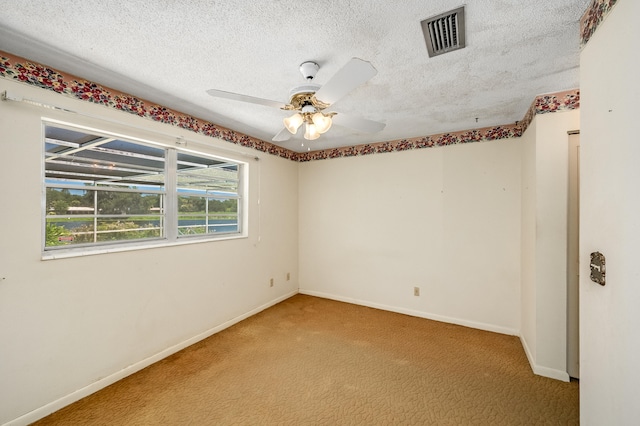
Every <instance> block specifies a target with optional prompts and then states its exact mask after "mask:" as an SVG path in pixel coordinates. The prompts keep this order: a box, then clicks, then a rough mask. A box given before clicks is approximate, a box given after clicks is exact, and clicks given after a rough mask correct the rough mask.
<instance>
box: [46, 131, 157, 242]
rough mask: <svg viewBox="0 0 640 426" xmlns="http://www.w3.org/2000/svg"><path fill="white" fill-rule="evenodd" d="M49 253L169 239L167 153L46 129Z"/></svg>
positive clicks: (92, 135) (142, 146) (80, 134)
mask: <svg viewBox="0 0 640 426" xmlns="http://www.w3.org/2000/svg"><path fill="white" fill-rule="evenodd" d="M44 155H45V186H46V202H45V204H46V220H45V222H46V238H45V248H51V247H57V246H68V245H78V244H98V243H104V242H109V241H129V240H137V239H148V238H160V237H163V236H164V234H165V233H164V221H165V219H164V212H163V211H162V207H163V205H164V197H165V195H164V191H165V150H164V149H161V148H157V147H153V146H149V145H145V144H141V143H137V142H132V141H127V140H120V139H117V138H114V137H111V136H106V135H99V134H92V133H89V132H85V131H81V130H79V129H68V128H63V127H54V126H46V127H45V153H44Z"/></svg>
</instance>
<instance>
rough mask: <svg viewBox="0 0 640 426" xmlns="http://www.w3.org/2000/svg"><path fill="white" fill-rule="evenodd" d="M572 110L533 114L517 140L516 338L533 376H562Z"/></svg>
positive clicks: (575, 115)
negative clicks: (519, 314)
mask: <svg viewBox="0 0 640 426" xmlns="http://www.w3.org/2000/svg"><path fill="white" fill-rule="evenodd" d="M579 128H580V114H579V111H578V110H573V111H566V112H559V113H554V114H541V115H537V116H536V117H535V118H534V119H533V121H532V122H531V124H530V126H529V128H528V129H527V131H526V132H525V135H524V136H523V137H522V138H521V141H522V143H523V150H522V153H523V155H522V252H521V255H522V308H521V309H522V333H521V338H522V341H523V346H524V347H525V350H526V351H527V356H528V358H529V362H530V363H531V366H532V368H533V370H534V372H535V373H536V374H540V375H543V376H547V377H553V378H556V379H561V380H569V375H568V373H567V352H566V348H567V203H568V198H567V197H568V193H567V190H568V174H569V171H568V170H569V169H568V165H569V157H568V153H569V142H568V141H569V136H568V134H567V132H568V131H570V130H578V129H579Z"/></svg>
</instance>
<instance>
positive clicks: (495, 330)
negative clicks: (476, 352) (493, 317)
mask: <svg viewBox="0 0 640 426" xmlns="http://www.w3.org/2000/svg"><path fill="white" fill-rule="evenodd" d="M299 291H300V294H306V295H308V296H315V297H321V298H323V299H330V300H337V301H338V302H345V303H351V304H354V305H360V306H366V307H368V308H375V309H381V310H383V311H389V312H395V313H398V314H404V315H410V316H412V317H418V318H424V319H428V320H433V321H439V322H445V323H448V324H455V325H461V326H464V327H469V328H475V329H478V330H484V331H491V332H493V333H499V334H506V335H509V336H518V335H519V331H518V330H515V329H513V328H509V327H501V326H497V325H493V324H487V323H482V322H476V321H468V320H464V319H460V318H454V317H448V316H444V315H437V314H432V313H429V312H423V311H416V310H414V309H406V308H400V307H397V306H390V305H384V304H381V303H375V302H371V301H368V300H362V299H353V298H351V297H344V296H338V295H335V294H331V293H324V292H319V291H313V290H305V289H300V290H299Z"/></svg>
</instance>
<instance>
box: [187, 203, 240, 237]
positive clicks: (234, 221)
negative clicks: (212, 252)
mask: <svg viewBox="0 0 640 426" xmlns="http://www.w3.org/2000/svg"><path fill="white" fill-rule="evenodd" d="M238 228H239V226H238V200H237V199H214V198H208V197H196V196H180V197H178V235H179V236H180V237H183V236H189V235H202V234H213V233H215V234H222V233H233V232H238Z"/></svg>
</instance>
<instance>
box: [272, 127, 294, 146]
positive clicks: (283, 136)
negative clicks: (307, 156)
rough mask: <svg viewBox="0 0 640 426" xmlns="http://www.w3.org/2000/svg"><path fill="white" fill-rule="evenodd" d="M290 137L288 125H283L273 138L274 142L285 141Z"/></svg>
mask: <svg viewBox="0 0 640 426" xmlns="http://www.w3.org/2000/svg"><path fill="white" fill-rule="evenodd" d="M289 138H291V133H289V131H288V130H287V128H286V127H283V128H282V130H280V131H279V132H278V134H277V135H275V136H274V137H273V139H271V140H272V141H273V142H284V141H288V140H289Z"/></svg>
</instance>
